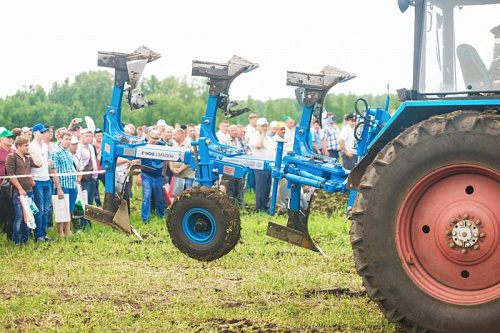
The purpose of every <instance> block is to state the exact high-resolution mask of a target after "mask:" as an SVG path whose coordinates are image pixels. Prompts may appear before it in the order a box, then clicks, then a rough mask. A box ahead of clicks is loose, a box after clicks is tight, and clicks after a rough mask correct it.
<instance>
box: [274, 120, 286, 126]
mask: <svg viewBox="0 0 500 333" xmlns="http://www.w3.org/2000/svg"><path fill="white" fill-rule="evenodd" d="M285 126H286V125H285V123H284V122H283V121H278V123H277V124H276V128H283V127H285Z"/></svg>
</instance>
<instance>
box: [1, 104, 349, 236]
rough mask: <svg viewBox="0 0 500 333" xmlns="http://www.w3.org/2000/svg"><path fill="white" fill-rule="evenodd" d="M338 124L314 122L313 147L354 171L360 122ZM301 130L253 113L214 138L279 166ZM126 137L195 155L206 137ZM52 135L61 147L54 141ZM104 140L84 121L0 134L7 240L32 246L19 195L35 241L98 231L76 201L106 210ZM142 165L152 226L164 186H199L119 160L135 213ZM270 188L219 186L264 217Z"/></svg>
mask: <svg viewBox="0 0 500 333" xmlns="http://www.w3.org/2000/svg"><path fill="white" fill-rule="evenodd" d="M336 119H337V118H336V117H335V116H333V115H331V114H328V115H327V117H325V118H324V119H322V123H323V126H322V127H321V126H320V124H319V121H318V120H316V119H314V118H313V119H312V121H311V124H310V130H311V131H310V132H311V137H310V143H311V146H312V147H313V149H314V151H315V152H316V153H317V154H319V155H324V156H330V157H335V158H341V161H342V165H343V167H344V168H345V169H348V170H350V169H352V168H353V167H354V164H355V163H356V161H357V156H356V150H355V139H354V127H355V125H356V116H355V114H353V113H350V114H347V115H346V116H345V117H344V124H343V126H342V127H341V129H339V128H338V127H337V126H336V124H335V121H336ZM295 127H296V123H295V120H294V119H293V118H291V117H285V118H284V119H283V120H280V121H276V120H275V121H271V122H270V123H268V120H267V119H266V118H262V117H259V116H258V115H257V114H254V113H252V114H250V115H249V116H248V124H247V125H246V126H244V125H242V124H237V125H231V124H229V122H228V121H227V120H225V119H223V120H221V121H220V122H219V129H218V131H217V133H216V137H217V140H218V141H219V143H220V144H222V145H226V146H230V147H234V148H236V149H238V150H239V151H241V152H242V153H243V154H248V155H252V156H253V157H255V158H258V159H259V158H260V159H266V160H274V159H275V155H276V147H277V142H284V149H283V153H287V152H288V151H293V141H294V136H295ZM124 132H125V134H128V135H132V136H137V137H139V138H142V139H144V140H146V141H147V143H148V144H150V145H164V146H170V147H179V148H190V147H191V141H194V140H196V139H197V138H198V137H199V135H200V125H195V124H187V125H181V124H175V125H173V126H169V125H168V124H167V123H166V122H165V120H162V119H160V120H158V121H157V123H156V124H155V125H153V126H147V125H143V126H139V127H137V128H136V127H135V126H134V125H133V124H127V125H124ZM54 135H55V142H52V141H53V138H54ZM102 139H103V131H102V130H101V129H99V128H96V129H94V130H91V129H89V128H83V127H82V123H81V119H80V118H75V119H73V120H72V121H71V123H70V124H69V125H68V127H62V128H58V129H56V130H54V128H53V126H50V125H48V124H36V125H34V126H33V127H23V128H14V129H12V130H9V129H6V128H2V127H0V175H1V176H3V175H8V176H16V177H13V178H10V179H11V182H12V185H13V194H12V196H11V197H6V196H4V195H2V196H1V197H0V211H1V212H2V214H0V227H1V229H2V230H3V231H4V232H6V233H7V237H8V239H10V240H12V241H13V242H14V243H15V244H21V243H26V242H28V239H29V235H30V232H31V231H30V229H29V228H28V227H27V225H26V223H24V216H23V208H22V206H21V204H20V200H19V196H25V197H29V198H31V199H32V200H33V202H34V203H35V205H36V207H37V208H38V211H37V212H36V214H35V215H34V217H35V224H36V228H35V229H34V231H33V238H34V240H35V241H36V242H50V241H51V239H50V238H49V237H48V236H47V230H51V229H52V228H53V227H54V224H56V228H57V233H58V235H59V237H67V236H69V235H71V228H72V227H73V229H74V231H75V230H78V231H79V232H80V231H83V230H86V229H87V228H91V227H92V223H91V222H90V221H88V220H86V219H85V218H84V217H83V213H82V212H81V211H78V210H77V208H78V207H77V205H76V202H77V200H78V199H79V198H78V196H80V195H81V194H80V192H81V193H86V194H87V196H86V197H85V201H86V202H85V204H91V205H92V204H94V202H95V204H96V205H97V206H101V205H102V202H101V198H100V196H99V186H100V185H99V184H100V183H102V184H103V185H104V182H105V178H104V171H102V166H101V146H102ZM139 163H140V164H142V165H144V166H147V167H149V168H148V169H147V170H142V172H141V174H140V175H139V176H137V177H136V184H137V185H139V186H141V187H142V205H141V218H142V221H143V222H144V223H148V222H149V220H150V216H151V213H152V211H153V210H154V211H155V212H156V215H157V216H159V217H160V218H163V217H164V216H165V212H166V210H167V202H168V201H167V198H166V191H164V188H165V184H168V185H169V187H173V186H175V187H176V188H177V189H178V190H183V189H187V188H189V187H192V186H193V185H194V178H195V174H194V171H193V170H192V169H191V168H189V167H188V166H187V165H185V164H183V163H182V162H164V161H161V160H154V159H147V158H143V159H136V160H128V159H125V158H118V159H117V161H116V177H115V178H116V187H115V189H116V191H123V193H124V199H125V200H127V201H128V204H129V205H128V207H129V209H130V197H131V196H132V195H133V194H132V186H131V185H132V181H131V178H127V177H126V175H127V174H128V171H129V169H130V168H131V166H132V165H135V164H139ZM126 179H128V181H125V180H126ZM271 184H272V177H271V171H269V170H253V171H252V172H250V173H249V174H248V175H247V177H245V179H237V178H232V177H222V178H221V179H220V188H221V190H222V191H224V192H226V194H227V195H228V196H229V197H231V198H233V199H234V201H235V203H236V204H237V205H238V206H239V207H241V208H243V204H244V200H243V197H244V193H245V191H246V190H248V189H251V190H254V191H255V196H256V206H255V210H256V211H264V212H265V211H267V210H268V209H269V197H270V191H271ZM123 186H124V187H125V188H123ZM279 186H280V196H279V198H278V202H277V206H278V209H286V207H287V200H288V198H287V196H288V197H289V190H287V184H286V180H284V179H283V180H282V181H281V182H280V183H279ZM53 195H56V196H57V198H58V199H64V198H65V196H67V197H68V199H69V210H70V213H71V214H70V220H68V221H54V214H53V204H52V196H53ZM136 195H137V194H136ZM80 199H81V198H80Z"/></svg>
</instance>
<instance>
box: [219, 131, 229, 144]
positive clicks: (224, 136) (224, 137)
mask: <svg viewBox="0 0 500 333" xmlns="http://www.w3.org/2000/svg"><path fill="white" fill-rule="evenodd" d="M215 135H216V136H217V140H218V141H219V143H223V142H225V141H227V140H231V137H230V136H229V135H227V134H225V133H223V132H222V131H221V130H218V131H217V133H215Z"/></svg>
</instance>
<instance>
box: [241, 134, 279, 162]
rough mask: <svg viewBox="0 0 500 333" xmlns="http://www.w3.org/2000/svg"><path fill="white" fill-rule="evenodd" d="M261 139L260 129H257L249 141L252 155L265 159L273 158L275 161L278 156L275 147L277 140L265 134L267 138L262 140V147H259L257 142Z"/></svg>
mask: <svg viewBox="0 0 500 333" xmlns="http://www.w3.org/2000/svg"><path fill="white" fill-rule="evenodd" d="M259 141H260V133H259V132H258V131H255V133H254V134H252V136H251V137H250V140H249V141H248V145H249V146H250V148H251V149H252V155H253V156H254V157H257V158H262V159H265V160H271V161H274V159H275V158H276V149H275V148H274V147H275V141H274V140H273V139H272V138H271V137H270V136H269V135H267V133H266V134H265V138H264V140H263V141H262V147H260V148H257V144H258V143H259Z"/></svg>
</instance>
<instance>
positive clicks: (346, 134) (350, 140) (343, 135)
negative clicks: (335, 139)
mask: <svg viewBox="0 0 500 333" xmlns="http://www.w3.org/2000/svg"><path fill="white" fill-rule="evenodd" d="M339 139H340V140H342V141H344V146H345V149H347V151H348V152H350V153H351V154H354V155H356V154H357V151H356V149H354V144H355V142H356V141H355V139H354V128H352V127H351V126H349V125H346V126H344V127H342V129H341V130H340V135H339Z"/></svg>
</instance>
